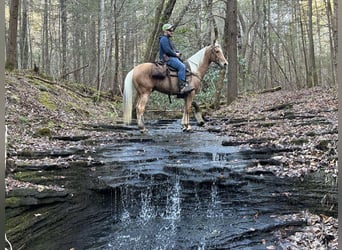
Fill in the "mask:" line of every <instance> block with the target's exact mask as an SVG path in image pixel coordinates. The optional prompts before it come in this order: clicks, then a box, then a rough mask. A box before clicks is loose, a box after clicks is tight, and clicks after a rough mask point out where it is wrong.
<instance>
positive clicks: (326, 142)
mask: <svg viewBox="0 0 342 250" xmlns="http://www.w3.org/2000/svg"><path fill="white" fill-rule="evenodd" d="M5 81H6V85H5V88H6V116H5V120H6V125H7V134H8V137H7V166H6V179H5V184H6V191H7V192H8V191H9V190H12V189H16V188H27V187H30V188H32V187H37V188H48V189H58V187H41V185H36V184H34V183H27V182H21V181H19V180H16V179H15V178H14V177H13V174H12V173H13V172H14V171H15V169H16V167H17V166H18V165H21V166H23V165H25V162H27V161H30V160H29V159H24V158H23V157H19V156H23V155H25V153H30V152H31V153H32V152H40V151H41V152H46V151H47V150H54V149H56V150H58V148H68V147H69V146H70V142H68V141H64V140H54V138H61V137H82V136H86V137H93V138H94V139H96V138H103V137H105V136H109V135H111V136H112V135H113V132H112V131H90V130H86V129H84V125H85V124H93V125H94V126H95V125H96V124H114V123H116V121H118V120H120V118H119V117H120V115H121V114H120V110H121V103H120V101H121V98H117V99H115V97H110V96H106V97H103V98H102V101H101V102H98V103H95V102H94V101H93V100H94V96H96V93H95V92H94V91H92V90H91V89H89V88H85V87H84V86H83V85H82V86H76V85H75V84H71V83H68V84H67V83H59V82H56V81H54V80H51V79H46V78H43V77H41V76H38V75H34V74H32V73H31V72H16V73H8V72H7V73H6V76H5ZM337 117H338V98H337V90H336V89H335V88H325V87H315V88H311V89H303V90H295V91H283V90H281V91H277V92H271V93H260V94H249V95H245V96H243V97H239V98H238V99H237V100H236V101H235V102H234V103H233V104H231V105H230V106H229V107H222V108H221V109H219V110H218V111H215V112H211V113H210V118H209V121H208V122H207V124H206V125H205V128H207V129H208V131H212V132H215V133H220V134H222V135H229V136H230V138H232V139H231V140H230V141H228V142H225V143H226V144H227V145H240V146H246V145H247V146H249V147H252V148H258V147H259V148H262V147H276V148H296V149H299V150H291V151H288V152H286V151H284V153H283V155H282V156H281V157H277V158H276V159H275V160H277V161H280V162H281V163H282V164H281V165H277V166H271V165H270V166H261V165H258V166H256V168H258V167H262V168H264V169H265V168H267V169H268V170H270V171H272V172H273V173H274V174H276V175H278V176H288V177H293V178H297V177H301V176H304V175H306V174H308V173H310V172H313V171H323V172H326V173H328V174H331V175H332V176H334V177H335V178H336V177H337V171H338V170H337V139H338V132H337V131H338V128H337V126H338V118H337ZM118 136H123V135H120V134H118ZM102 141H104V140H102ZM86 147H87V146H84V148H82V150H85V151H86V150H92V148H91V146H89V148H86ZM69 160H72V159H69ZM31 161H32V160H31ZM35 161H37V162H36V165H39V164H42V165H44V164H46V161H49V162H50V163H51V161H53V163H55V164H67V162H65V160H63V159H60V158H43V159H41V160H35ZM44 161H45V162H44ZM89 161H92V159H89ZM303 216H306V217H307V218H308V219H307V227H305V228H303V230H302V231H301V232H296V233H295V234H293V235H292V236H290V237H288V238H286V239H283V240H282V242H283V243H282V244H283V246H286V247H287V246H291V247H292V248H286V249H337V240H338V235H337V224H338V220H337V218H333V217H328V216H325V215H313V214H310V215H308V214H305V215H303ZM279 234H281V232H279ZM325 247H326V248H325ZM284 249H285V248H284Z"/></svg>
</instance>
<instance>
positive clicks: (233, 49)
mask: <svg viewBox="0 0 342 250" xmlns="http://www.w3.org/2000/svg"><path fill="white" fill-rule="evenodd" d="M226 22H227V26H228V27H227V31H228V32H227V33H226V34H225V35H226V36H228V43H229V46H228V87H227V95H226V97H227V105H229V104H231V103H232V102H233V101H234V100H235V98H236V97H237V95H238V85H237V80H238V78H237V68H238V62H237V0H228V1H227V4H226Z"/></svg>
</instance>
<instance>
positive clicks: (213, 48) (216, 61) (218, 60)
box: [210, 44, 221, 67]
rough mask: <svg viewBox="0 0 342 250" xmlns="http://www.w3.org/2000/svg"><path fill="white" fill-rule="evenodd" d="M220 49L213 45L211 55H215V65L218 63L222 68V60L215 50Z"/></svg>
mask: <svg viewBox="0 0 342 250" xmlns="http://www.w3.org/2000/svg"><path fill="white" fill-rule="evenodd" d="M217 47H219V46H218V45H215V44H213V45H211V50H210V51H211V54H214V57H215V60H214V61H213V62H214V63H216V64H217V65H219V66H220V67H221V63H220V58H219V57H218V55H217V53H216V51H215V48H217Z"/></svg>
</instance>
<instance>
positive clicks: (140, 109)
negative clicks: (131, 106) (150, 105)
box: [136, 94, 149, 133]
mask: <svg viewBox="0 0 342 250" xmlns="http://www.w3.org/2000/svg"><path fill="white" fill-rule="evenodd" d="M148 98H149V94H144V95H141V96H140V97H139V100H138V102H137V106H136V111H137V123H138V128H139V129H140V131H141V132H142V133H145V132H147V129H146V127H145V124H144V122H143V117H144V111H145V106H146V103H147V101H148Z"/></svg>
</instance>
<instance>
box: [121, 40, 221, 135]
mask: <svg viewBox="0 0 342 250" xmlns="http://www.w3.org/2000/svg"><path fill="white" fill-rule="evenodd" d="M187 61H188V63H189V64H190V70H191V75H190V78H188V79H187V80H188V82H189V85H190V86H192V87H194V90H193V91H192V92H190V93H189V94H187V95H186V96H185V97H184V102H185V105H184V112H183V118H182V122H181V124H182V129H183V131H191V126H190V123H189V119H190V112H191V104H192V100H193V98H194V96H195V94H197V93H198V92H199V91H200V84H201V80H202V78H203V77H204V75H205V73H206V72H207V70H208V68H209V65H210V63H211V62H215V63H216V64H218V65H219V66H220V67H221V68H223V67H225V66H226V65H227V64H228V62H227V60H226V58H225V57H224V55H223V53H222V50H221V47H220V45H219V44H217V43H214V44H213V45H209V46H207V47H204V48H203V49H201V50H200V51H198V52H197V53H196V54H194V55H193V56H191V57H190V58H189V59H187ZM153 66H154V65H153V63H142V64H139V65H137V66H136V67H134V68H133V69H132V70H131V71H130V72H129V73H128V74H127V76H126V78H125V86H124V94H123V121H124V123H126V124H130V123H131V120H132V106H133V84H134V88H135V90H136V92H137V94H138V96H137V97H138V98H137V104H136V114H137V123H138V127H139V129H140V130H141V132H145V131H147V130H146V128H145V125H144V122H143V114H144V111H145V106H146V104H147V101H148V99H149V97H150V95H151V93H152V91H154V90H156V91H159V92H161V93H164V94H168V95H177V94H179V89H178V84H177V81H178V79H177V77H176V76H170V78H171V81H170V79H169V78H168V77H165V78H163V79H158V78H153V77H152V76H151V71H152V67H153Z"/></svg>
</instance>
